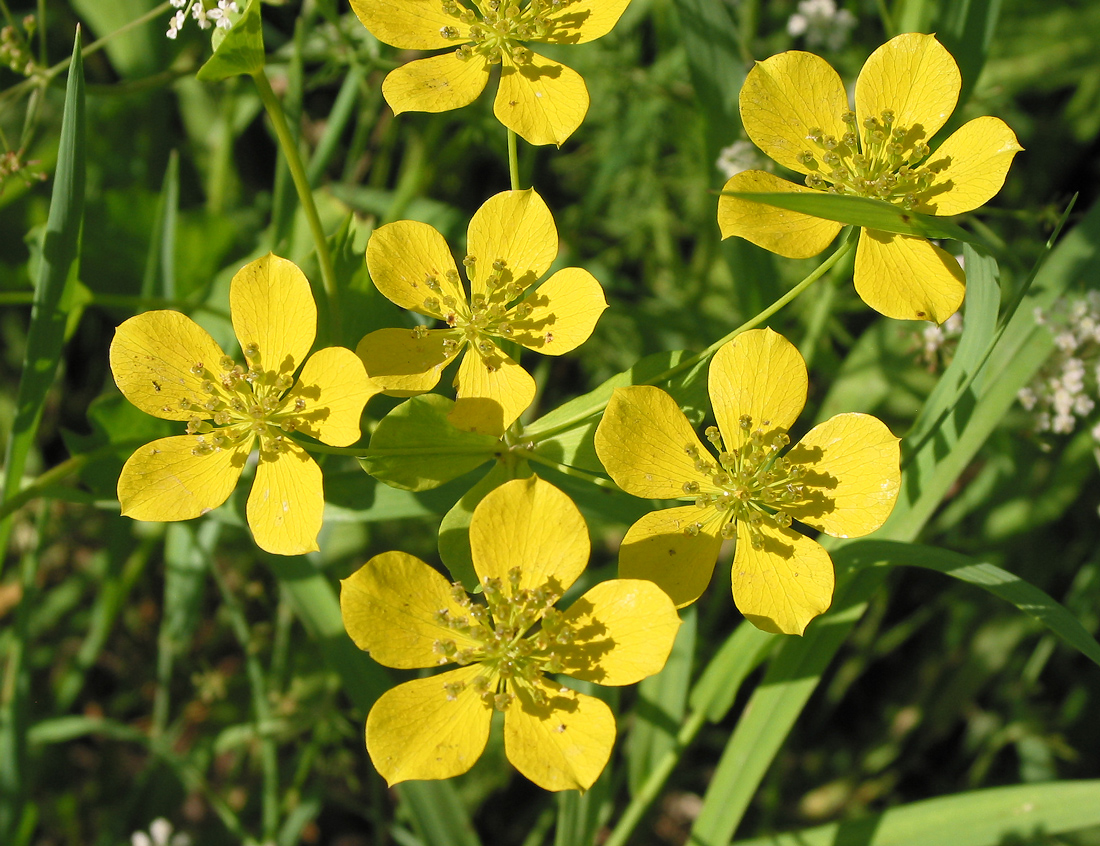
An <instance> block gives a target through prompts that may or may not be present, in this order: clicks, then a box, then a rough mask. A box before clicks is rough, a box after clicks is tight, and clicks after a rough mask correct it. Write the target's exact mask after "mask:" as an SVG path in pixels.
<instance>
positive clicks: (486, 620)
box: [432, 567, 576, 711]
mask: <svg viewBox="0 0 1100 846" xmlns="http://www.w3.org/2000/svg"><path fill="white" fill-rule="evenodd" d="M519 582H520V570H519V568H518V567H513V568H512V569H511V570H510V571H509V572H508V584H507V586H505V584H504V583H503V582H502V581H501V580H500V579H491V578H484V579H482V580H481V588H482V593H483V595H484V597H485V603H484V604H481V603H477V602H473V601H472V600H471V599H470V597H469V596H467V594H466V591H465V590H464V589H463V588H462V585H460V584H457V583H456V584H454V585H453V586H452V588H451V592H452V596H453V597H454V600H455V602H457V603H458V604H459V605H460V606H461V607H462V611H463V613H462V614H460V615H458V616H455V615H454V614H452V613H451V612H450V611H449V610H447V609H445V608H444V609H442V610H440V611H437V612H436V622H438V623H440V624H442V625H444V626H446V627H447V628H449V629H450V630H451V631H453V632H455V633H456V634H458V635H460V636H461V637H462V638H463V639H464V640H473V641H475V643H476V644H477V645H476V646H470V647H466V648H464V649H459V648H458V645H457V644H456V643H455V641H454V640H451V639H450V638H443V639H440V640H437V641H435V643H434V644H433V645H432V648H433V650H434V651H435V653H436V654H437V655H439V663H440V664H448V663H451V662H454V663H456V664H460V665H463V666H465V665H467V664H475V663H477V664H480V665H481V668H482V669H481V672H480V673H479V674H478V676H477V678H475V679H474V680H473V682H471V686H472V687H473V688H474V690H475V691H476V692H477V694H478V695H479V696H480V697H481V700H482V701H483V702H484V703H485V704H486V705H489V706H491V707H493V708H495V709H496V710H498V711H504V710H506V709H507V708H508V706H509V705H510V704H511V703H512V702H513V701H514V699H515V694H514V693H513V692H512V691H513V690H514V689H515V688H516V687H522V688H524V689H525V690H526V691H527V692H528V694H529V695H530V696H531V698H532V699H534V701H535V702H536V703H538V704H540V705H546V704H547V702H548V701H549V699H548V697H547V696H546V694H545V692H544V691H543V690H542V688H541V686H539V684H538V681H539V679H540V678H541V677H542V674H543V673H560V672H561V671H562V669H563V667H564V664H563V656H562V652H563V650H567V649H568V648H569V646H570V645H571V644H572V643H573V641H574V639H575V638H576V632H575V631H574V630H573V628H572V627H571V626H570V625H569V624H568V623H566V622H565V618H564V615H563V614H562V613H561V612H560V611H558V610H557V609H556V608H554V607H553V605H554V603H555V602H557V601H558V600H559V599H561V594H562V590H561V585H560V584H559V583H558V582H557V580H556V579H549V580H548V581H547V583H546V584H544V585H542V586H541V587H538V588H535V589H534V590H528V589H526V588H524V589H521V588H520V587H519ZM539 622H541V625H540V626H539V627H538V629H537V630H536V631H535V632H533V633H532V634H530V635H528V634H527V633H528V631H530V629H531V628H532V627H533V626H534V625H535V624H536V623H539ZM443 687H444V689H445V690H446V691H447V698H448V699H449V700H454V699H455V698H456V697H457V696H458V694H459V693H461V692H462V691H463V690H464V689H465V688H466V684H465V682H449V683H444V685H443Z"/></svg>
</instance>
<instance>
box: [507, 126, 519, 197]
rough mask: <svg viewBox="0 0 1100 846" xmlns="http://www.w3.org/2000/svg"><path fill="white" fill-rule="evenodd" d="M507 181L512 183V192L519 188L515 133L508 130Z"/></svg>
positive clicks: (517, 151) (517, 152)
mask: <svg viewBox="0 0 1100 846" xmlns="http://www.w3.org/2000/svg"><path fill="white" fill-rule="evenodd" d="M508 179H509V180H510V181H511V183H512V190H513V191H518V190H520V188H519V150H518V149H517V144H516V133H515V132H513V131H512V130H511V129H509V130H508Z"/></svg>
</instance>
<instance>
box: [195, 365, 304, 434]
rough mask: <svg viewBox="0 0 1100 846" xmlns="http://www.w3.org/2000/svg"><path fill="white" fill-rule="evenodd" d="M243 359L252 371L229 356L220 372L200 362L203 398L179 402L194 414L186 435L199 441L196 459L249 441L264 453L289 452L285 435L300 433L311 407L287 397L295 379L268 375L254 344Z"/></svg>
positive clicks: (198, 370) (272, 374) (272, 371)
mask: <svg viewBox="0 0 1100 846" xmlns="http://www.w3.org/2000/svg"><path fill="white" fill-rule="evenodd" d="M244 355H245V360H246V361H247V362H248V367H247V368H245V367H244V366H243V365H240V364H237V363H236V362H234V361H233V359H232V358H230V357H229V356H222V358H221V361H219V362H218V368H219V370H211V369H210V368H208V367H207V366H206V365H205V364H204V363H203V362H201V361H200V362H196V363H195V364H193V365H192V366H191V373H192V374H193V375H195V376H198V377H201V378H202V380H203V381H202V396H201V397H191V398H184V399H182V400H180V408H181V409H183V410H184V411H192V412H193V414H192V415H191V418H190V420H188V422H187V433H188V434H189V435H197V436H198V439H197V444H196V446H195V448H194V449H193V450H191V453H192V455H208V454H210V453H212V452H216V451H218V450H220V449H222V448H223V447H228V446H233V445H234V444H238V443H240V442H241V441H242V440H243V439H244V438H250V437H258V438H259V439H260V450H261V451H262V452H276V451H283V450H286V449H287V448H288V445H287V442H286V438H285V435H286V434H289V433H290V432H293V431H294V430H295V429H297V428H298V426H299V424H300V421H301V419H302V418H301V415H302V414H303V412H305V410H306V401H305V400H304V399H303V398H301V397H296V398H295V399H294V401H293V402H291V401H290V400H289V398H286V397H285V394H286V392H287V391H288V390H290V387H291V386H292V385H293V384H294V379H293V378H292V377H291V376H289V375H287V374H282V375H280V374H277V373H276V372H275V371H274V370H264V369H263V367H262V366H261V357H260V349H259V347H257V346H256V345H255V344H249V345H247V346H246V347H245V349H244ZM211 419H213V423H211V422H210V421H211Z"/></svg>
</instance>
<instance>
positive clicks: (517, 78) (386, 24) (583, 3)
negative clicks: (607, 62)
mask: <svg viewBox="0 0 1100 846" xmlns="http://www.w3.org/2000/svg"><path fill="white" fill-rule="evenodd" d="M629 3H630V0H473V2H472V6H473V8H469V7H468V5H467V4H466V3H465V2H464V0H351V7H352V9H354V10H355V14H357V15H358V16H359V20H361V21H362V22H363V26H365V27H366V28H367V29H368V30H370V32H371V34H373V35H374V37H375V38H377V39H378V40H379V41H384V42H385V43H386V44H390V45H392V46H394V47H399V48H401V49H403V50H434V49H437V48H443V47H453V48H457V49H452V50H449V51H448V52H447V53H445V54H442V55H439V56H433V57H431V58H428V59H419V60H417V61H415V62H410V63H409V64H407V65H404V66H403V67H399V68H397V69H396V70H394V71H391V72H390V73H389V75H388V76H387V77H386V79H385V81H384V82H383V83H382V94H383V96H384V97H385V98H386V102H387V103H389V104H390V108H392V109H393V111H394V113H395V114H401V113H402V112H409V111H413V112H446V111H450V110H451V109H457V108H460V107H462V106H467V105H469V104H470V103H472V102H473V101H474V100H476V99H477V97H478V95H479V94H480V93H481V92H482V91H483V90H484V89H485V85H486V83H487V82H488V81H489V68H490V67H491V66H492V65H494V64H499V65H500V87H499V89H497V96H496V101H495V102H494V104H493V111H494V112H495V113H496V116H497V118H498V119H499V120H500V122H501V123H503V124H504V125H505V126H506V127H508V128H509V129H511V130H512V131H514V132H515V133H516V134H518V135H520V136H522V137H523V138H524V139H526V140H527V141H528V143H531V144H557V145H558V146H559V147H560V146H561V145H562V144H563V143H564V142H565V140H566V139H567V138H568V137H569V136H570V135H572V134H573V131H574V130H575V129H576V128H577V127H578V126H580V125H581V121H582V120H584V116H585V113H586V112H587V111H588V89H587V88H586V87H585V85H584V80H583V79H581V77H580V74H578V73H577V72H576V71H573V70H570V69H569V68H567V67H566V66H565V65H562V64H559V63H558V62H554V61H551V60H550V59H547V58H544V57H543V56H540V55H539V54H538V53H533V52H531V50H530V49H529V48H527V47H526V46H525V43H526V42H532V41H533V42H542V43H544V44H583V43H585V42H587V41H593V40H595V39H597V38H599V37H601V36H603V35H607V33H609V32H610V31H611V29H612V27H614V26H615V24H616V23H617V22H618V20H619V17H620V16H621V15H622V13H623V10H624V9H626V7H627V4H629Z"/></svg>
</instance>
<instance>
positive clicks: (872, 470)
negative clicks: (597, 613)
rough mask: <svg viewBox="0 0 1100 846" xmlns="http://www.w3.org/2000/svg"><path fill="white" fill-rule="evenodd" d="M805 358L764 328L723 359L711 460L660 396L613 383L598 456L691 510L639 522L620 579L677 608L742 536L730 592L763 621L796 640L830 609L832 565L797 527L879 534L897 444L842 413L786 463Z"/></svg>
mask: <svg viewBox="0 0 1100 846" xmlns="http://www.w3.org/2000/svg"><path fill="white" fill-rule="evenodd" d="M806 385H807V381H806V364H805V362H804V361H803V360H802V356H800V355H799V354H798V350H796V349H795V348H794V346H792V345H791V343H790V342H789V341H788V340H787V339H786V338H784V337H783V336H782V335H778V334H776V333H775V332H772V331H771V330H770V329H756V330H753V331H750V332H745V333H744V334H742V335H739V336H738V337H736V338H735V339H734V340H732V341H730V342H729V343H728V344H726V345H725V346H723V347H722V348H721V349H719V350H718V352H717V353H715V356H714V360H713V361H712V362H711V365H710V374H709V389H710V399H711V404H712V406H713V407H714V416H715V419H716V421H717V423H718V425H717V427H715V426H711V427H708V428H707V430H706V433H705V434H706V437H707V440H708V441H709V442H710V444H711V446H712V447H713V448H714V450H715V452H717V453H718V455H717V457H716V456H715V455H713V454H712V453H711V452H710V451H709V450H708V449H707V448H706V447H704V446H703V444H702V443H701V442H700V441H699V438H698V437H697V436H696V435H695V432H694V430H693V429H692V427H691V424H690V423H689V422H688V420H687V418H686V417H685V416H684V414H683V412H681V411H680V409H679V407H678V406H677V405H676V402H675V400H673V399H672V397H670V396H669V395H668V394H666V393H665V392H664V391H662V390H660V389H659V388H653V387H646V386H637V387H629V388H619V389H618V390H616V391H615V393H614V394H613V395H612V397H611V401H610V402H609V403H608V405H607V410H606V411H605V412H604V416H603V420H601V421H600V425H599V427H598V428H597V429H596V453H597V454H598V455H599V457H600V460H601V461H602V462H603V465H604V467H605V468H606V469H607V472H608V474H609V475H610V476H611V478H612V479H614V480H615V482H616V483H618V485H619V487H621V488H622V489H623V490H625V491H627V492H628V493H632V494H634V495H635V496H641V497H647V498H650V499H690V500H693V501H694V502H693V504H691V505H686V506H681V507H677V508H669V509H667V510H664V511H655V512H652V513H650V514H647V515H646V516H644V517H642V519H640V520H639V521H638V522H637V523H635V524H634V525H633V526H631V527H630V529H629V531H627V533H626V537H624V538H623V542H622V546H621V547H620V549H619V575H620V576H621V577H624V578H631V579H649V580H651V581H653V582H656V583H657V584H658V585H660V587H662V588H663V589H664V590H665V592H667V593H668V595H669V596H670V597H672V600H673V601H674V602H675V603H676V605H677V606H678V607H682V606H684V605H688V604H690V603H692V602H694V601H695V600H696V599H698V598H699V596H700V594H702V592H703V590H704V589H705V588H706V586H707V583H708V582H709V581H710V577H711V573H712V571H713V570H714V564H715V562H716V561H717V559H718V552H719V549H720V547H721V546H722V541H723V540H726V539H732V538H736V539H737V546H736V551H735V553H734V558H733V597H734V600H735V601H736V603H737V607H738V609H740V611H741V613H742V614H744V615H745V617H746V618H747V619H749V620H750V621H751V622H752V623H754V624H755V625H756V626H757V627H759V628H761V629H764V630H765V631H770V632H782V633H785V634H801V633H802V632H803V630H805V628H806V625H807V623H809V622H810V620H812V619H813V618H814V617H816V616H817V615H818V614H821V613H822V612H824V611H825V610H826V609H827V608H828V607H829V603H830V602H831V601H832V594H833V565H832V561H831V560H830V559H829V554H828V553H827V552H826V551H825V549H824V548H823V547H822V546H821V545H820V544H819V543H817V541H814V540H810V539H809V538H807V537H805V536H804V535H802V534H800V533H799V532H797V531H795V530H794V529H792V528H791V521H792V519H794V520H798V521H800V522H802V523H805V524H806V525H808V526H812V527H813V528H815V529H820V530H821V531H823V532H825V533H826V534H830V535H833V536H834V537H859V536H862V535H865V534H868V533H869V532H873V531H874V530H875V529H877V528H878V527H879V526H881V525H882V523H883V521H884V520H885V519H886V518H887V517H888V516H889V514H890V511H891V509H893V507H894V499H895V498H896V497H897V493H898V485H899V479H900V475H901V474H900V470H899V450H898V439H897V438H895V437H894V436H893V435H891V434H890V431H889V430H888V429H887V428H886V426H885V425H883V423H882V422H880V421H879V420H877V419H876V418H874V417H871V416H869V415H866V414H838V415H837V416H836V417H833V418H832V419H830V420H827V421H826V422H824V423H822V424H820V425H819V426H816V427H814V428H813V429H812V430H810V432H808V433H807V434H806V436H805V437H804V438H802V440H801V441H800V442H799V443H798V444H797V445H796V446H794V447H793V448H792V449H791V450H790V451H788V452H787V453H786V455H780V454H779V453H780V451H781V450H782V449H783V447H785V446H786V445H787V444H788V443H790V439H789V438H788V437H787V431H788V430H789V429H790V427H791V425H792V424H793V423H794V421H795V420H796V419H797V417H798V415H799V413H800V412H801V411H802V407H803V405H804V404H805V402H806Z"/></svg>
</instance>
